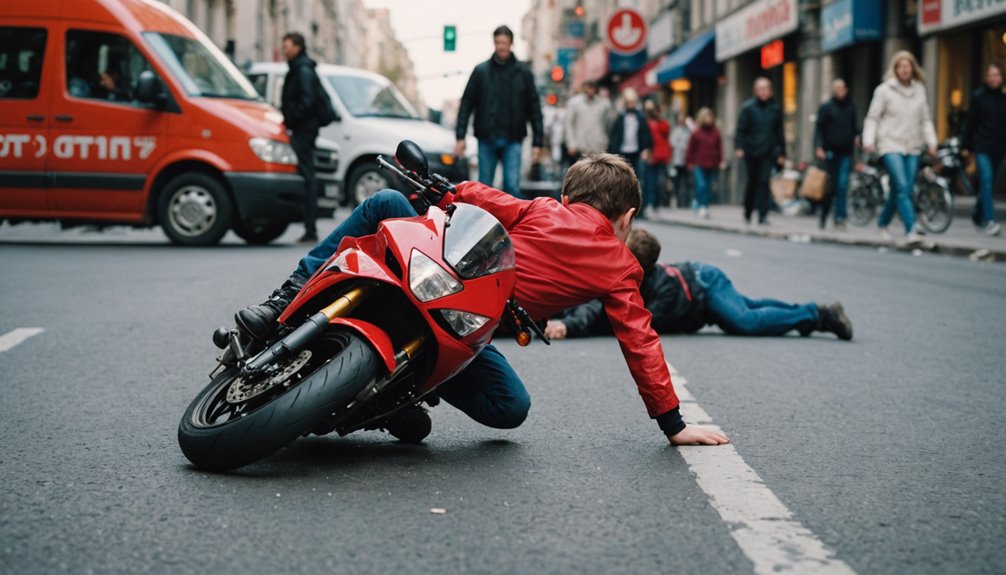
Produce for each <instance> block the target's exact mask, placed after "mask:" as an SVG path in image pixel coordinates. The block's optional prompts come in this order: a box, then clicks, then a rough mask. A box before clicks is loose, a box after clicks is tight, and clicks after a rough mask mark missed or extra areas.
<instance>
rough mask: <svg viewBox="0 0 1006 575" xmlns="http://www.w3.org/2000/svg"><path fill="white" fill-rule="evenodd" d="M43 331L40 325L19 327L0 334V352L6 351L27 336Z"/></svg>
mask: <svg viewBox="0 0 1006 575" xmlns="http://www.w3.org/2000/svg"><path fill="white" fill-rule="evenodd" d="M43 331H45V329H43V328H41V327H19V328H17V329H15V330H14V331H9V332H7V333H5V334H3V335H0V352H4V351H7V350H9V349H11V348H12V347H14V346H16V345H18V344H19V343H21V342H23V341H24V340H26V339H28V338H29V337H32V336H36V335H38V334H40V333H42V332H43Z"/></svg>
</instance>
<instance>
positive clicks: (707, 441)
mask: <svg viewBox="0 0 1006 575" xmlns="http://www.w3.org/2000/svg"><path fill="white" fill-rule="evenodd" d="M667 440H668V441H670V442H671V445H724V444H727V443H730V440H729V439H727V436H726V435H723V434H721V433H717V432H715V431H712V430H710V429H707V428H705V427H698V426H696V425H686V426H685V428H684V429H682V430H681V431H679V432H678V433H677V435H670V436H668V437H667Z"/></svg>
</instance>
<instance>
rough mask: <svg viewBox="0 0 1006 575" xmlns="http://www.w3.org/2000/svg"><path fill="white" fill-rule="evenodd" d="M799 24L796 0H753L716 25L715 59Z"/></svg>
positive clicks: (741, 50) (728, 55)
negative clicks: (753, 0)
mask: <svg viewBox="0 0 1006 575" xmlns="http://www.w3.org/2000/svg"><path fill="white" fill-rule="evenodd" d="M1004 1H1006V0H1004ZM799 25H800V20H799V9H798V7H797V0H757V1H755V2H752V3H750V4H748V5H747V6H746V7H745V8H742V9H741V10H739V11H737V12H736V13H735V14H733V15H732V16H729V17H727V18H726V19H725V20H723V21H722V22H720V23H719V24H717V25H716V61H717V62H722V61H724V60H728V59H730V58H733V57H734V56H736V55H738V54H742V53H744V52H747V51H748V50H751V49H752V48H757V47H759V46H761V45H762V44H765V43H766V42H770V41H772V40H775V39H776V38H779V37H781V36H785V35H786V34H789V33H790V32H792V31H794V30H796V29H797V28H798V27H799Z"/></svg>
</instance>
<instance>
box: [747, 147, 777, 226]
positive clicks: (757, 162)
mask: <svg viewBox="0 0 1006 575" xmlns="http://www.w3.org/2000/svg"><path fill="white" fill-rule="evenodd" d="M744 165H745V166H746V167H747V185H745V186H744V219H745V220H750V219H751V214H752V213H754V211H755V210H758V221H760V222H764V221H766V219H767V218H768V210H769V208H770V207H771V200H770V198H771V196H770V195H769V187H768V180H769V178H770V177H771V176H772V166H773V165H775V159H774V158H770V157H768V156H744Z"/></svg>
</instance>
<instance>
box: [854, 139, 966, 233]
mask: <svg viewBox="0 0 1006 575" xmlns="http://www.w3.org/2000/svg"><path fill="white" fill-rule="evenodd" d="M919 160H920V162H919V163H920V165H921V168H920V169H919V171H918V173H917V174H916V176H915V185H914V189H913V192H912V206H913V207H914V208H915V213H916V215H917V216H918V221H919V225H921V226H922V228H923V229H924V230H925V231H927V232H929V233H931V234H942V233H943V232H945V231H947V228H949V227H950V224H951V222H952V221H953V218H954V196H953V194H952V193H951V192H950V185H949V184H948V183H947V180H946V178H943V177H941V176H939V175H937V174H936V172H935V171H934V170H933V163H934V162H933V160H932V159H931V158H929V157H928V156H925V155H924V156H922V157H921V158H920V159H919ZM890 187H891V186H890V176H888V174H887V171H886V170H885V169H884V166H883V162H882V161H881V159H880V156H877V155H871V156H868V157H867V158H866V161H865V162H862V163H860V164H857V165H856V168H855V170H854V171H853V174H852V176H851V178H850V180H849V221H850V222H852V223H853V224H854V225H857V226H865V225H867V224H869V223H870V222H871V221H872V220H873V217H874V215H876V212H877V207H878V206H882V205H884V202H885V201H886V200H887V195H888V194H889V193H891V192H890Z"/></svg>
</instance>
